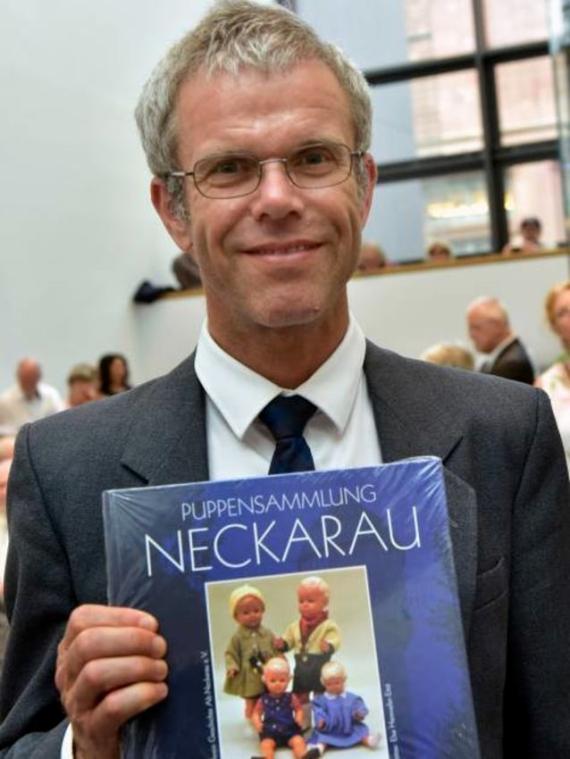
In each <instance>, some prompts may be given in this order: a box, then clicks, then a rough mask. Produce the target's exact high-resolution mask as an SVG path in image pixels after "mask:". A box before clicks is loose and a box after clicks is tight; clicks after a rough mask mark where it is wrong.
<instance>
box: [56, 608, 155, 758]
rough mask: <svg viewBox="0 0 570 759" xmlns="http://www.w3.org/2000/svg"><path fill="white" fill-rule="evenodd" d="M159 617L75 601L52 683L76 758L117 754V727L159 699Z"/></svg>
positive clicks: (108, 756) (118, 754)
mask: <svg viewBox="0 0 570 759" xmlns="http://www.w3.org/2000/svg"><path fill="white" fill-rule="evenodd" d="M157 630H158V622H157V621H156V619H155V618H154V617H152V616H151V615H150V614H147V613H146V612H143V611H138V610H137V609H127V608H119V607H112V606H94V605H85V606H78V607H77V608H76V609H75V610H74V611H73V612H72V614H71V615H70V617H69V620H68V623H67V627H66V629H65V635H64V636H63V639H62V641H61V643H60V644H59V647H58V653H57V664H56V672H55V684H56V686H57V688H58V690H59V693H60V696H61V701H62V703H63V706H64V708H65V711H66V712H67V715H68V717H69V719H70V721H71V725H72V728H73V744H74V756H75V759H118V758H119V756H120V746H119V731H120V728H121V726H122V725H123V724H124V723H125V722H126V721H127V720H128V719H130V718H131V717H134V716H135V715H136V714H139V713H140V712H142V711H144V710H145V709H148V708H149V707H150V706H153V705H154V704H157V703H158V702H159V701H162V700H163V699H164V698H165V696H166V694H167V692H168V689H167V686H166V683H165V682H164V680H165V678H166V675H167V672H168V669H167V665H166V662H165V661H164V658H163V657H164V655H165V653H166V641H165V640H164V638H162V637H161V636H160V635H158V633H157Z"/></svg>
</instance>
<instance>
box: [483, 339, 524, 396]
mask: <svg viewBox="0 0 570 759" xmlns="http://www.w3.org/2000/svg"><path fill="white" fill-rule="evenodd" d="M486 371H487V372H488V373H489V374H494V375H495V376H496V377H504V378H505V379H512V380H516V381H517V382H526V383H527V384H528V385H532V383H533V382H534V367H533V365H532V361H531V360H530V358H529V355H528V353H527V352H526V348H525V347H524V345H523V344H522V343H521V341H520V340H519V339H518V337H517V338H515V339H514V340H513V342H512V343H509V345H507V346H506V347H505V348H503V350H502V351H501V352H500V353H499V355H498V356H497V357H496V358H495V360H494V361H493V363H492V364H491V366H489V368H488V369H486Z"/></svg>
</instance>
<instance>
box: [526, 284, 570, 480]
mask: <svg viewBox="0 0 570 759" xmlns="http://www.w3.org/2000/svg"><path fill="white" fill-rule="evenodd" d="M544 307H545V311H546V317H547V319H548V322H549V324H550V327H551V328H552V331H553V332H554V333H555V334H556V335H557V336H558V337H559V338H560V341H561V343H562V348H563V352H562V353H561V354H560V355H559V356H558V357H557V358H556V360H555V361H554V363H553V364H552V366H550V367H549V368H548V369H547V370H546V371H545V372H543V373H542V374H541V375H540V376H539V377H538V379H537V380H536V382H535V383H534V384H535V385H536V386H537V387H541V388H542V389H543V390H544V391H545V392H546V393H547V394H548V396H549V397H550V401H551V403H552V410H553V411H554V416H555V417H556V422H557V424H558V429H559V430H560V436H561V438H562V443H563V445H564V450H565V451H566V463H567V464H568V469H569V471H570V280H566V281H565V282H559V283H558V284H557V285H554V286H553V287H551V288H550V290H549V291H548V293H547V294H546V299H545V302H544Z"/></svg>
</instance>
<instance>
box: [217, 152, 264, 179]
mask: <svg viewBox="0 0 570 759" xmlns="http://www.w3.org/2000/svg"><path fill="white" fill-rule="evenodd" d="M252 166H253V168H255V166H254V162H253V161H252V160H251V158H240V157H235V156H232V157H227V158H222V159H220V160H219V161H216V162H215V163H213V164H212V165H211V166H210V171H209V173H210V175H219V174H226V175H229V176H236V175H238V174H247V173H249V172H251V171H252Z"/></svg>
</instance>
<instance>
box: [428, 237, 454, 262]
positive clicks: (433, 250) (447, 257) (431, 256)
mask: <svg viewBox="0 0 570 759" xmlns="http://www.w3.org/2000/svg"><path fill="white" fill-rule="evenodd" d="M452 258H453V253H452V251H451V248H450V247H449V245H446V243H444V242H439V241H436V242H432V244H431V245H430V246H429V248H428V249H427V260H428V261H430V262H431V263H442V262H443V261H451V260H452Z"/></svg>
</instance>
